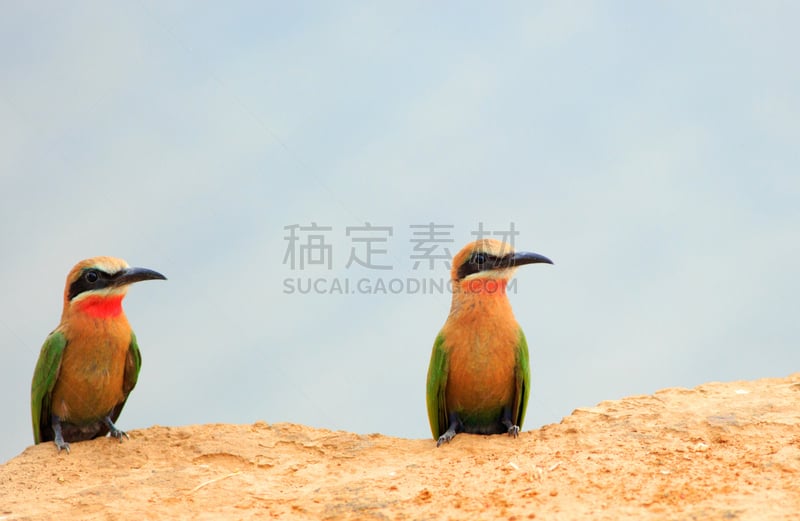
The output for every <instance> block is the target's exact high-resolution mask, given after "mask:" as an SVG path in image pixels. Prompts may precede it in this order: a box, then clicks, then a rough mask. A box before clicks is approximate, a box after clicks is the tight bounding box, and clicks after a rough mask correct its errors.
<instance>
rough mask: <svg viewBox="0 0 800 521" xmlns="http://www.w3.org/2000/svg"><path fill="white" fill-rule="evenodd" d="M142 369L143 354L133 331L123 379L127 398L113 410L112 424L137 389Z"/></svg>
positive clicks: (123, 389) (123, 392)
mask: <svg viewBox="0 0 800 521" xmlns="http://www.w3.org/2000/svg"><path fill="white" fill-rule="evenodd" d="M141 368H142V353H140V352H139V344H138V343H137V342H136V335H134V334H133V331H131V345H130V346H129V347H128V356H127V357H126V358H125V374H124V375H123V377H122V378H123V379H122V394H123V395H124V396H125V398H123V399H122V401H121V402H119V403H118V404H117V405H116V406H115V407H114V408H113V409H111V414H109V416H110V417H111V421H112V422H116V421H117V418H119V414H120V413H121V412H122V408H123V407H124V406H125V402H127V401H128V394H129V393H130V392H131V391H132V390H133V388H134V387H136V381H137V380H139V369H141Z"/></svg>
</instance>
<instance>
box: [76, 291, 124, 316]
mask: <svg viewBox="0 0 800 521" xmlns="http://www.w3.org/2000/svg"><path fill="white" fill-rule="evenodd" d="M122 297H124V295H110V296H108V297H101V296H99V295H92V296H91V297H86V298H84V299H82V300H80V301H79V302H77V304H78V309H79V310H80V311H82V312H83V313H86V314H87V315H90V316H92V317H96V318H112V317H116V316H118V315H120V314H121V313H122Z"/></svg>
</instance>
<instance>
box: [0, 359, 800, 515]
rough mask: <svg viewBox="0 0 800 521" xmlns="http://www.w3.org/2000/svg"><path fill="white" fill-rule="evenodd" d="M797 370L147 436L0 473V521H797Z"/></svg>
mask: <svg viewBox="0 0 800 521" xmlns="http://www.w3.org/2000/svg"><path fill="white" fill-rule="evenodd" d="M798 423H800V373H798V374H795V375H792V376H790V377H788V378H780V379H764V380H758V381H752V382H732V383H710V384H706V385H702V386H700V387H698V388H696V389H691V390H690V389H665V390H663V391H660V392H657V393H656V394H655V395H653V396H634V397H631V398H626V399H623V400H617V401H607V402H603V403H600V404H599V405H597V406H596V407H591V408H586V409H578V410H576V411H575V412H574V413H573V414H572V415H570V416H568V417H566V418H564V420H563V421H562V422H561V423H559V424H557V425H547V426H544V427H542V428H541V429H539V430H535V431H528V432H524V433H522V435H521V436H520V437H519V438H518V439H512V438H510V437H508V436H505V435H498V436H488V437H487V436H476V435H465V434H461V435H458V436H457V437H456V438H455V440H454V441H453V442H452V443H450V444H449V445H446V446H443V447H442V448H439V449H437V448H436V447H435V443H434V441H433V440H427V439H426V440H409V439H401V438H390V437H386V436H382V435H380V434H369V435H358V434H351V433H348V432H331V431H327V430H321V429H314V428H310V427H305V426H302V425H293V424H273V425H269V424H266V423H255V424H253V425H196V426H188V427H160V426H155V427H151V428H149V429H144V430H135V431H131V432H130V433H129V434H130V437H131V439H130V440H127V441H125V442H124V443H118V442H117V441H116V440H112V439H110V438H104V439H99V440H93V441H89V442H83V443H75V444H73V445H72V452H71V454H69V455H67V454H65V453H61V454H57V453H56V449H55V447H54V446H53V445H52V444H51V443H47V444H42V445H38V446H33V447H29V448H27V449H26V450H25V451H24V452H23V453H22V454H20V455H19V456H17V457H16V458H14V459H12V460H11V461H9V462H8V463H6V464H5V465H2V466H0V520H11V519H15V520H16V519H57V520H59V521H69V520H73V519H74V520H78V519H80V520H84V519H88V520H100V519H102V520H108V519H123V518H124V519H154V520H161V519H164V520H167V519H169V520H171V519H226V520H227V519H251V518H259V519H270V518H284V519H509V520H512V519H517V520H523V519H609V520H611V519H613V520H617V519H637V520H641V519H664V520H683V519H685V520H695V519H703V520H705V519H709V520H716V519H725V520H730V519H758V520H769V519H800V426H798Z"/></svg>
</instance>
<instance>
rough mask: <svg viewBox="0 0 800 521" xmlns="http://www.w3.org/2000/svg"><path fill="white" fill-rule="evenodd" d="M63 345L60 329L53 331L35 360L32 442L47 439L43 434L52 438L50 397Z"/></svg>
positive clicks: (64, 345)
mask: <svg viewBox="0 0 800 521" xmlns="http://www.w3.org/2000/svg"><path fill="white" fill-rule="evenodd" d="M65 347H67V339H66V338H65V337H64V334H63V333H61V332H60V331H53V332H52V333H50V336H48V337H47V340H45V341H44V345H43V346H42V350H41V351H40V352H39V360H38V361H37V362H36V369H34V371H33V382H31V421H32V423H33V442H34V443H41V442H43V441H47V440H46V439H45V438H43V436H46V437H48V438H47V439H52V437H51V434H50V433H49V432H48V431H49V427H50V415H51V414H52V404H51V403H50V399H51V397H52V394H53V387H55V385H56V380H57V379H58V372H59V370H60V369H61V358H62V357H63V355H64V348H65Z"/></svg>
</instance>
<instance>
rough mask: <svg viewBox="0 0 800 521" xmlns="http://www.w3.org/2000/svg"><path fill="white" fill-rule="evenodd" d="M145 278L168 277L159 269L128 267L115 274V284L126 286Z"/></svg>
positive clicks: (158, 278)
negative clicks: (158, 270)
mask: <svg viewBox="0 0 800 521" xmlns="http://www.w3.org/2000/svg"><path fill="white" fill-rule="evenodd" d="M143 280H167V277H165V276H164V275H162V274H160V273H159V272H157V271H153V270H149V269H147V268H128V269H125V270H122V271H120V272H119V273H117V274H116V275H114V284H113V285H114V286H124V285H126V284H133V283H134V282H140V281H143Z"/></svg>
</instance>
